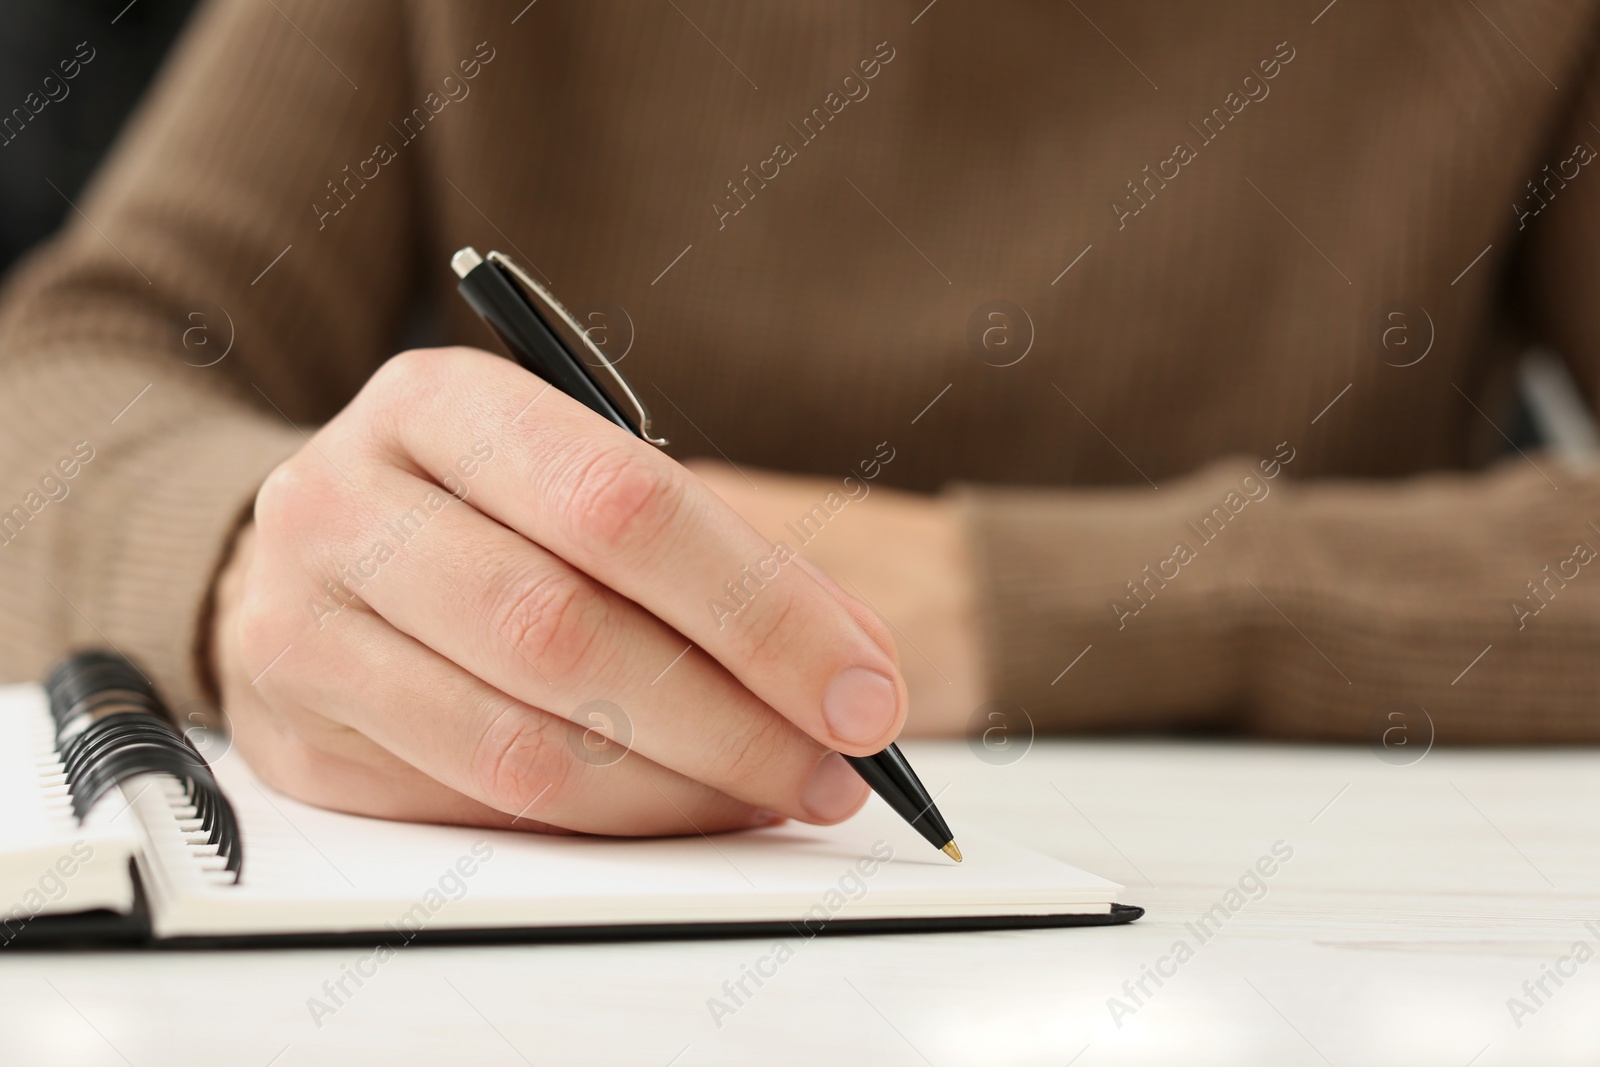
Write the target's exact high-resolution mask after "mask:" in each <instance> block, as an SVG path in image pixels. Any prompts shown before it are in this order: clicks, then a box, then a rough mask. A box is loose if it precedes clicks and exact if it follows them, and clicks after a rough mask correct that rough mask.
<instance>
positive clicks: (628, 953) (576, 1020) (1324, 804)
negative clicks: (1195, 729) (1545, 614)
mask: <svg viewBox="0 0 1600 1067" xmlns="http://www.w3.org/2000/svg"><path fill="white" fill-rule="evenodd" d="M907 749H908V751H909V754H910V756H911V758H912V759H913V761H914V762H915V764H916V765H917V767H918V769H919V770H920V771H921V773H922V776H923V778H924V780H925V781H926V782H927V784H928V786H929V788H930V789H931V790H933V791H935V792H937V791H939V790H941V789H943V790H944V792H943V793H942V795H941V796H940V800H939V803H940V807H941V808H942V809H943V810H944V812H945V813H946V815H947V816H948V817H949V819H950V822H951V823H952V824H953V825H954V826H955V827H956V828H957V833H958V837H959V832H960V827H962V826H972V825H985V826H987V827H989V828H991V829H995V830H999V831H1000V832H1003V833H1006V834H1008V835H1009V836H1011V837H1013V838H1016V839H1018V840H1022V841H1025V842H1027V843H1029V844H1031V845H1033V846H1035V847H1037V848H1040V849H1042V850H1044V851H1047V852H1050V853H1051V854H1053V855H1056V856H1059V857H1061V858H1063V859H1066V860H1068V861H1070V862H1072V863H1075V864H1077V865H1079V866H1082V867H1085V868H1087V869H1089V870H1092V871H1094V872H1096V873H1099V874H1103V875H1105V876H1107V877H1111V878H1115V879H1117V880H1119V881H1121V882H1123V883H1124V884H1125V885H1126V887H1127V888H1126V890H1125V892H1124V893H1123V899H1124V900H1125V901H1126V902H1128V903H1134V904H1141V905H1143V906H1145V907H1146V908H1147V909H1149V910H1148V914H1147V915H1146V916H1145V917H1144V918H1143V919H1141V920H1140V921H1139V922H1137V923H1135V924H1133V925H1132V926H1124V927H1116V928H1107V929H1078V930H1071V929H1069V930H1054V931H1008V932H997V933H962V934H938V935H897V936H881V937H852V938H818V939H815V940H812V941H809V942H807V941H802V940H799V939H791V947H792V949H793V956H792V958H789V959H787V960H786V962H784V963H783V964H782V965H781V966H780V967H778V970H777V973H776V974H775V975H774V976H773V977H771V978H768V979H766V980H765V982H764V984H763V985H762V986H761V987H760V988H759V989H757V990H756V991H755V994H754V995H753V996H752V997H751V998H749V999H748V1000H747V1001H746V1002H745V1003H743V1004H742V1005H740V1006H738V1007H737V1010H735V1011H734V1012H733V1013H732V1014H723V1015H722V1016H721V1017H720V1018H719V1017H714V1015H713V1012H712V1010H711V1009H710V1007H708V1001H709V1000H710V999H711V998H713V997H721V998H723V1000H724V1002H725V1003H727V998H726V996H725V994H724V993H723V988H722V987H723V983H724V982H725V981H728V980H730V979H737V978H738V977H739V976H740V975H741V973H743V968H744V967H746V966H751V965H753V964H754V963H755V961H756V960H757V959H758V958H760V957H762V956H765V955H769V954H771V953H773V946H774V942H773V941H772V939H766V940H738V941H716V942H660V943H647V944H601V945H564V946H541V945H522V946H497V947H474V948H465V947H432V946H422V945H416V946H408V947H407V948H406V949H405V950H403V951H401V952H399V953H397V954H396V956H395V957H394V958H393V959H392V960H390V961H389V962H387V963H385V964H384V965H383V966H382V967H381V968H379V970H378V973H377V974H376V975H375V976H374V977H372V978H369V979H367V980H366V981H365V983H364V984H363V985H362V986H361V988H360V989H359V990H357V991H356V994H355V995H354V996H352V997H351V998H350V999H349V1000H348V1001H347V1002H346V1003H345V1004H344V1005H343V1006H342V1007H340V1008H339V1009H338V1010H337V1011H336V1012H335V1013H334V1014H332V1015H327V1016H324V1017H322V1018H320V1019H315V1020H314V1019H313V1017H312V1012H311V1011H310V1010H309V1008H308V1006H307V1001H308V998H311V997H313V996H319V995H321V988H322V984H323V982H325V981H327V980H329V979H337V978H338V977H339V976H340V974H341V968H342V967H344V966H347V965H349V964H350V963H351V962H353V961H354V960H355V959H356V958H357V957H359V956H361V955H363V954H364V953H363V951H362V950H358V949H340V950H320V949H319V950H281V951H280V950H271V951H267V950H255V951H243V952H194V951H182V952H180V951H139V952H71V953H55V952H51V953H46V952H21V951H15V952H5V951H0V1063H4V1064H7V1065H12V1064H18V1065H20V1064H50V1065H60V1064H71V1065H83V1067H93V1065H100V1064H107V1065H118V1064H133V1065H137V1067H145V1065H149V1067H156V1065H165V1064H228V1065H236V1067H267V1065H269V1064H272V1065H276V1067H295V1065H300V1064H351V1063H360V1064H366V1063H375V1064H376V1063H395V1064H400V1063H405V1064H409V1063H451V1064H454V1063H463V1064H485V1065H495V1064H508V1065H514V1064H521V1063H528V1064H571V1063H616V1064H638V1065H642V1067H668V1065H673V1067H696V1065H701V1064H772V1063H785V1064H787V1063H797V1064H819V1063H820V1064H828V1063H862V1064H868V1063H870V1064H874V1065H880V1064H881V1065H891V1064H909V1065H919V1064H932V1065H935V1067H946V1065H948V1067H958V1065H966V1064H989V1063H994V1064H1040V1065H1045V1064H1049V1065H1055V1067H1064V1065H1066V1064H1075V1065H1078V1067H1101V1065H1109V1064H1119V1065H1120V1064H1147V1063H1183V1064H1211V1063H1216V1064H1229V1065H1236V1064H1273V1065H1296V1064H1306V1065H1324V1064H1329V1065H1335V1067H1346V1065H1349V1067H1356V1065H1362V1067H1367V1065H1375V1064H1391V1063H1392V1064H1405V1065H1407V1067H1414V1065H1419V1064H1441V1065H1445V1067H1468V1065H1472V1067H1495V1065H1502V1064H1540V1065H1545V1067H1556V1065H1560V1064H1588V1065H1593V1064H1596V1063H1600V960H1595V959H1593V957H1594V956H1595V955H1596V954H1597V953H1600V752H1597V751H1592V750H1573V751H1558V750H1537V751H1515V752H1490V751H1472V750H1437V749H1436V750H1434V751H1431V752H1428V753H1427V754H1426V755H1425V756H1424V757H1423V758H1421V759H1420V760H1418V761H1417V762H1415V763H1411V764H1408V765H1396V764H1393V763H1390V762H1385V761H1384V760H1383V759H1380V758H1379V756H1380V754H1382V753H1374V752H1373V751H1370V750H1368V749H1367V748H1362V747H1349V748H1322V747H1319V748H1307V747H1291V746H1263V745H1233V744H1187V743H1171V742H1161V743H1138V742H1135V743H1127V742H1117V743H1110V742H1106V743H1102V742H1043V741H1041V742H1038V743H1036V744H1035V745H1034V746H1033V747H1032V748H1031V750H1028V751H1027V752H1025V753H1019V752H1017V751H1015V750H1014V751H1013V752H1012V756H1016V755H1018V754H1020V755H1021V758H1020V759H1014V761H1012V762H1006V763H1003V764H1000V765H994V764H992V763H988V762H985V761H983V760H981V759H979V758H977V756H976V755H975V754H974V752H973V751H971V750H969V747H968V746H967V745H966V744H964V743H960V742H955V743H948V744H928V743H913V744H910V745H908V746H907ZM1391 758H1392V757H1391ZM1274 845H1277V848H1278V851H1279V855H1280V856H1281V855H1282V854H1283V853H1285V852H1287V851H1289V850H1292V856H1291V857H1290V858H1288V859H1287V860H1283V861H1282V862H1266V863H1263V862H1262V857H1273V848H1274ZM1274 859H1276V858H1275V857H1274ZM1258 864H1259V868H1258ZM1260 869H1268V870H1271V872H1272V873H1271V874H1270V876H1265V877H1264V876H1262V875H1260V873H1259V870H1260ZM1252 872H1255V873H1252ZM1241 885H1242V889H1241ZM1230 890H1231V892H1230ZM1218 905H1220V908H1219V907H1217V906H1218ZM1207 913H1209V914H1210V915H1211V916H1212V918H1211V920H1210V921H1209V922H1208V923H1207V924H1206V925H1205V926H1203V927H1202V926H1199V925H1197V923H1198V922H1199V920H1200V919H1201V917H1202V916H1203V915H1205V914H1207ZM1586 923H1593V924H1594V925H1593V926H1587V925H1586ZM1180 943H1182V944H1183V945H1184V946H1185V948H1186V949H1187V951H1185V950H1184V949H1180V948H1179V947H1178V946H1179V944H1180ZM1152 972H1155V974H1156V977H1152ZM1163 975H1164V977H1163ZM1157 977H1159V978H1160V981H1159V984H1158V982H1157V980H1156V978H1157ZM1141 979H1142V980H1143V988H1142V990H1141V988H1140V984H1139V983H1140V981H1141ZM1541 982H1542V989H1541V984H1540V983H1541ZM1525 983H1526V984H1525Z"/></svg>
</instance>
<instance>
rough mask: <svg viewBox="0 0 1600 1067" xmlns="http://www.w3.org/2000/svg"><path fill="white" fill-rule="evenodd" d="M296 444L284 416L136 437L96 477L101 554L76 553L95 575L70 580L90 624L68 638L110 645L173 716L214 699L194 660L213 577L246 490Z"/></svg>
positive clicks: (204, 422) (244, 506) (203, 644)
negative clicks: (125, 454)
mask: <svg viewBox="0 0 1600 1067" xmlns="http://www.w3.org/2000/svg"><path fill="white" fill-rule="evenodd" d="M302 444H304V438H302V437H301V436H300V433H299V432H298V431H297V430H296V429H294V428H293V427H291V426H289V425H288V424H286V423H278V424H274V423H272V422H269V421H267V420H264V419H260V418H256V417H254V416H251V415H245V414H242V413H232V414H230V417H226V418H218V417H209V418H202V419H199V420H197V421H195V422H194V423H192V424H191V425H189V426H187V427H184V428H183V429H181V430H178V431H176V432H173V433H167V434H162V435H161V436H160V437H159V438H154V439H147V440H146V441H144V442H142V444H141V447H139V448H138V451H137V454H136V457H131V461H130V462H126V463H121V464H118V465H117V469H116V470H115V472H114V477H108V478H107V479H106V482H107V484H108V486H114V488H108V490H107V494H106V496H107V499H105V501H104V504H105V506H106V508H107V514H106V515H103V516H102V517H101V518H102V520H103V522H104V523H105V524H104V525H102V526H101V527H100V529H101V530H102V531H103V533H102V535H101V537H100V539H101V551H100V552H94V551H92V550H91V551H90V552H89V553H87V554H86V558H87V559H89V560H93V561H96V562H97V564H98V567H97V569H98V570H99V571H100V573H99V574H97V575H93V576H85V578H86V579H87V580H80V582H77V583H74V584H76V585H78V587H79V588H80V589H84V590H87V591H88V592H87V593H86V595H87V596H88V597H90V598H91V599H92V601H93V604H92V606H90V607H87V608H86V610H85V612H84V614H85V615H86V616H87V619H86V620H84V621H87V620H93V626H94V629H91V630H89V631H88V632H80V633H78V634H76V635H75V636H76V637H77V638H78V640H77V641H75V644H78V645H80V646H81V645H83V644H104V643H106V642H109V643H111V644H113V645H114V646H115V647H116V648H117V649H118V650H120V651H121V652H122V653H123V654H125V655H127V656H129V657H131V658H132V659H133V660H134V661H135V662H137V663H138V664H139V666H140V668H141V669H142V670H143V671H144V672H145V673H146V674H147V675H148V676H149V677H150V680H151V681H153V682H154V683H155V684H156V687H157V688H158V689H159V690H160V692H161V694H162V697H163V698H164V699H165V700H166V701H167V703H168V706H169V707H171V708H172V709H173V710H174V712H175V713H178V717H179V719H180V721H181V720H182V719H183V718H184V715H183V714H182V713H181V712H179V709H180V708H182V707H183V706H184V705H185V704H188V703H189V702H191V701H196V700H200V701H215V699H216V695H215V692H214V688H213V685H212V683H211V681H210V680H209V678H208V677H207V675H208V671H207V670H206V669H205V668H204V667H203V665H202V660H201V657H202V655H203V654H204V650H205V649H206V648H207V647H208V646H209V639H208V635H207V631H208V630H209V621H208V618H209V613H210V612H209V609H210V602H211V590H212V584H213V581H214V579H215V577H216V575H217V573H218V571H219V570H220V569H221V568H222V565H223V564H224V563H225V562H226V559H227V553H228V551H229V549H230V547H231V545H232V543H233V541H234V538H235V535H236V534H237V532H238V530H239V528H240V526H241V524H242V523H243V522H244V521H245V520H246V519H247V518H248V516H249V514H250V509H251V507H252V504H253V501H254V500H255V495H256V491H257V489H258V488H259V487H260V485H261V483H262V482H263V481H264V480H265V479H266V476H267V475H268V474H269V473H270V472H271V471H272V469H273V468H274V467H275V466H277V465H278V464H279V463H280V462H282V461H283V460H284V459H286V458H288V456H289V455H291V454H292V453H293V452H294V451H296V450H297V449H298V448H299V447H300V446H301V445H302ZM105 473H107V474H111V473H112V472H110V471H107V472H105ZM206 706H208V707H209V704H208V705H206Z"/></svg>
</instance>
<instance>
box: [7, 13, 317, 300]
mask: <svg viewBox="0 0 1600 1067" xmlns="http://www.w3.org/2000/svg"><path fill="white" fill-rule="evenodd" d="M331 2H337V0H331ZM0 3H3V11H0V118H3V117H5V116H8V115H10V114H11V112H12V109H13V108H23V110H24V111H26V110H27V109H26V108H24V107H23V99H24V98H25V97H27V95H28V94H29V93H31V92H37V93H39V94H40V95H41V96H42V95H44V94H43V91H42V89H41V88H40V86H41V83H42V82H43V81H44V78H45V77H46V76H47V75H52V74H53V75H56V76H57V77H58V78H59V76H60V73H61V68H60V66H59V63H60V61H61V60H63V59H70V58H72V55H73V51H74V50H75V49H76V48H77V47H78V45H79V43H80V42H84V41H87V42H88V43H89V46H90V47H92V48H93V49H94V50H95V56H94V60H93V62H91V63H89V64H87V65H86V66H84V67H83V69H82V70H81V71H80V72H79V74H78V76H77V77H76V78H74V79H72V80H71V81H70V82H66V85H67V87H68V89H69V90H70V91H69V92H68V95H67V96H66V98H65V99H63V100H61V101H59V102H55V101H52V102H51V103H50V104H49V105H47V106H46V107H45V108H44V110H43V111H41V112H40V113H39V114H38V115H30V118H29V121H28V122H27V124H26V125H25V126H24V127H23V128H22V131H21V133H19V134H18V135H17V136H16V138H15V139H14V140H11V141H9V142H7V143H4V144H0V271H3V270H5V269H6V268H8V267H10V266H11V264H12V263H13V262H14V261H15V260H16V259H17V257H18V256H20V255H21V254H22V253H24V252H26V251H27V250H28V249H29V248H30V247H32V246H33V245H34V244H35V243H37V242H38V241H39V240H41V239H42V238H44V237H47V236H48V235H49V234H50V233H51V231H53V230H54V229H55V228H56V227H57V226H58V225H60V223H61V220H62V218H63V217H64V216H65V215H66V213H67V212H68V211H70V210H72V209H71V208H70V207H69V206H68V204H67V202H66V201H65V200H63V199H62V194H63V193H64V194H66V195H67V196H69V197H72V198H73V199H76V198H77V195H78V191H79V189H81V188H82V186H83V184H84V182H85V181H87V180H88V178H89V177H90V175H92V174H93V173H94V168H95V165H96V164H97V163H98V162H99V161H100V157H101V156H102V155H103V154H104V153H105V150H106V149H107V148H108V147H110V145H111V142H112V141H113V140H114V139H115V137H116V135H117V131H118V130H119V129H120V128H121V126H122V123H123V121H124V120H125V119H126V118H127V117H128V114H129V112H131V111H132V110H133V108H134V106H135V105H136V104H137V103H138V101H139V98H140V96H141V95H142V94H143V91H144V88H145V86H146V85H147V84H148V82H149V80H150V77H151V76H152V75H153V74H154V73H155V71H156V69H157V67H159V66H160V63H161V59H162V56H163V55H165V54H166V51H167V49H168V47H169V46H170V45H171V43H172V41H173V39H174V38H175V37H177V35H178V32H179V31H180V30H181V29H182V28H183V24H184V22H185V20H186V19H187V18H188V16H189V13H190V11H191V10H192V9H193V8H194V7H195V3H196V0H133V2H132V3H131V4H130V3H129V0H104V2H101V0H0ZM58 93H59V90H58ZM51 182H54V183H55V184H56V186H58V187H59V188H60V190H61V192H60V193H57V192H56V190H55V189H52V188H51V187H50V183H51Z"/></svg>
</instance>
